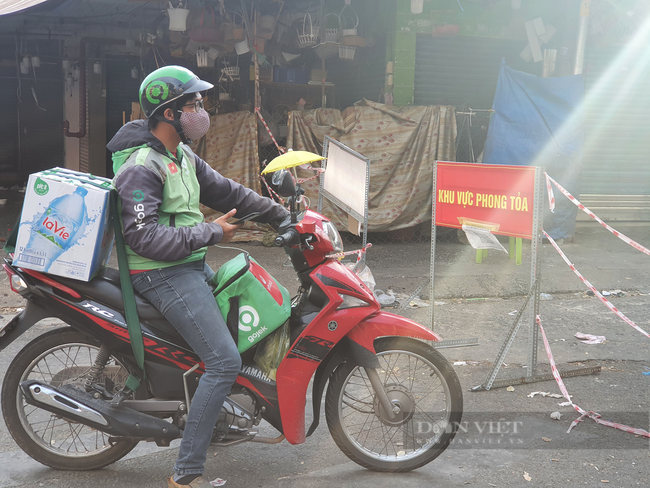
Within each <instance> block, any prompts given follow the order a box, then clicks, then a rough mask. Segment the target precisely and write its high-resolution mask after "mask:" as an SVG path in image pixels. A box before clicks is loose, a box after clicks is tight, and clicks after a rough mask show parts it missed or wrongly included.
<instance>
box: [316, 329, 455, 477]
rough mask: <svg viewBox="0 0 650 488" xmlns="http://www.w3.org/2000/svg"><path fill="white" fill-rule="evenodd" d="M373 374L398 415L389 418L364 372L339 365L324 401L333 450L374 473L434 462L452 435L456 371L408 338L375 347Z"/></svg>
mask: <svg viewBox="0 0 650 488" xmlns="http://www.w3.org/2000/svg"><path fill="white" fill-rule="evenodd" d="M377 358H378V359H379V363H380V365H381V367H380V368H379V369H378V370H377V373H378V374H379V378H380V379H381V381H382V384H383V385H384V388H385V390H386V393H387V395H388V398H389V399H390V400H391V402H392V403H393V405H397V406H399V408H400V412H399V413H398V414H397V415H396V416H395V417H394V418H392V419H391V418H390V417H389V416H388V415H387V414H386V412H385V411H384V409H383V407H382V406H381V404H380V402H379V400H378V398H377V395H375V392H374V390H373V388H372V385H371V384H370V380H369V379H368V376H367V375H366V372H365V370H364V369H363V368H360V367H359V366H357V365H356V364H350V363H343V364H341V365H340V366H339V367H338V368H337V369H336V371H335V372H334V374H333V375H332V377H331V378H330V383H329V386H328V389H327V395H326V399H325V416H326V419H327V425H328V427H329V430H330V433H331V435H332V437H333V439H334V442H336V444H337V446H338V447H339V448H340V449H341V450H342V451H343V453H344V454H345V455H346V456H348V457H349V458H350V459H351V460H352V461H354V462H355V463H357V464H359V465H361V466H363V467H365V468H368V469H371V470H373V471H384V472H404V471H410V470H413V469H417V468H419V467H422V466H424V465H425V464H427V463H429V462H431V461H433V460H434V459H435V458H436V457H438V456H439V455H440V454H441V453H442V452H443V451H444V450H445V449H446V448H447V447H448V446H449V443H450V442H451V440H452V439H453V438H454V436H455V435H456V432H457V430H458V426H459V424H460V420H461V417H462V413H463V394H462V389H461V386H460V382H459V380H458V376H457V375H456V373H455V371H454V369H453V368H452V366H451V365H450V364H449V362H448V361H447V360H446V359H445V358H444V356H442V354H440V353H439V352H437V351H436V350H435V349H433V348H432V347H431V346H429V345H427V344H425V343H423V342H420V341H417V340H414V339H408V338H395V337H390V338H384V339H379V340H378V341H377Z"/></svg>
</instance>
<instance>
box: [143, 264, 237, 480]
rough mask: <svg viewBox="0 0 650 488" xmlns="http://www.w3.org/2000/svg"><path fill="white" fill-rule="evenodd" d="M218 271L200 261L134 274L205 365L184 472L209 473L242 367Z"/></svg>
mask: <svg viewBox="0 0 650 488" xmlns="http://www.w3.org/2000/svg"><path fill="white" fill-rule="evenodd" d="M213 275H214V272H213V271H212V269H210V267H209V266H208V265H207V264H205V263H204V262H203V261H196V262H192V263H186V264H179V265H177V266H172V267H169V268H161V269H154V270H151V271H144V272H142V273H137V274H135V275H133V276H132V277H131V279H132V282H133V287H134V288H135V289H136V290H137V291H138V293H140V294H141V295H143V296H144V297H145V298H146V299H147V300H149V301H150V302H151V303H152V304H153V306H154V307H156V308H157V309H158V310H159V311H160V312H161V313H162V314H163V315H164V316H165V318H166V319H167V320H168V321H169V322H170V323H171V324H172V325H173V326H174V328H175V329H176V330H177V331H178V332H179V334H180V335H181V336H182V337H183V339H185V341H186V342H187V343H188V344H189V345H190V347H191V348H192V350H193V351H194V352H195V353H196V354H198V355H199V357H200V358H201V361H203V363H204V364H205V373H204V374H203V375H202V376H201V379H200V381H199V386H198V387H197V389H196V392H195V393H194V397H193V398H192V406H191V408H190V411H189V414H188V417H187V424H186V425H185V430H184V432H183V440H182V441H181V447H180V451H179V453H178V459H177V460H176V464H175V465H174V471H176V473H177V474H179V475H189V474H203V469H204V465H205V459H206V455H207V450H208V446H209V445H210V441H211V440H212V432H213V429H214V426H215V424H216V422H217V418H218V417H219V412H220V411H221V407H222V405H223V402H224V399H225V398H226V395H228V393H229V392H230V388H231V386H232V385H233V383H234V382H235V379H236V378H237V375H238V374H239V371H240V369H241V358H240V356H239V352H238V351H237V346H236V345H235V341H233V339H232V336H231V335H230V332H229V331H228V327H227V326H226V322H225V321H224V319H223V316H222V315H221V312H220V311H219V307H218V306H217V303H216V301H215V299H214V296H213V295H212V291H211V289H210V286H209V285H208V281H209V280H210V279H211V278H212V276H213Z"/></svg>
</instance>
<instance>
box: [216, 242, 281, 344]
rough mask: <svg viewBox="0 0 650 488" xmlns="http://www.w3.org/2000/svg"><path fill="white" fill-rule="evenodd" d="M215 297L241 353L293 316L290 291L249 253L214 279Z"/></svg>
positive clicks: (221, 270)
mask: <svg viewBox="0 0 650 488" xmlns="http://www.w3.org/2000/svg"><path fill="white" fill-rule="evenodd" d="M212 283H213V284H214V286H215V290H214V296H215V299H216V300H217V305H218V306H219V309H220V310H221V314H222V315H223V318H224V319H225V321H226V324H228V329H230V333H231V334H232V336H233V339H235V343H236V344H237V349H238V350H239V352H240V353H241V352H244V351H246V350H247V349H250V348H251V347H253V346H254V345H255V344H257V343H258V342H260V341H261V340H262V339H264V338H265V337H266V336H268V335H269V334H270V333H271V332H273V331H274V330H275V329H277V328H278V327H280V326H281V325H282V324H284V323H285V322H286V321H287V319H288V318H289V316H290V315H291V297H290V296H289V291H288V290H287V289H286V288H285V287H284V286H282V285H280V284H279V283H278V282H277V281H276V280H275V279H274V278H273V277H272V276H271V275H270V274H269V273H267V272H266V270H265V269H264V268H262V267H261V266H260V265H259V264H258V263H257V261H255V260H254V259H253V258H251V257H250V256H249V255H248V254H247V253H243V254H240V255H238V256H237V257H235V258H233V259H231V260H230V261H228V262H227V263H225V264H224V265H223V266H221V268H219V271H217V273H216V274H215V275H214V277H213V278H212Z"/></svg>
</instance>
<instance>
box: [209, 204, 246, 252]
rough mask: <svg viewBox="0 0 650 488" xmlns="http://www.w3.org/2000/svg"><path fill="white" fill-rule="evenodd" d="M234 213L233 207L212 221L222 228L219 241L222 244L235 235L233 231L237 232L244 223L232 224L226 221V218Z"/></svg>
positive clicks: (235, 210)
mask: <svg viewBox="0 0 650 488" xmlns="http://www.w3.org/2000/svg"><path fill="white" fill-rule="evenodd" d="M236 213H237V209H234V208H233V209H232V210H231V211H230V212H228V213H227V214H224V215H222V216H221V217H219V218H218V219H216V220H215V221H214V222H213V223H214V224H219V225H220V226H221V228H222V229H223V237H222V238H221V241H220V242H221V243H223V244H226V243H228V242H230V241H231V240H232V238H233V237H235V232H237V231H238V230H239V229H240V228H241V227H243V225H244V224H239V225H233V224H229V223H228V222H227V220H228V219H230V218H231V217H232V216H233V215H235V214H236Z"/></svg>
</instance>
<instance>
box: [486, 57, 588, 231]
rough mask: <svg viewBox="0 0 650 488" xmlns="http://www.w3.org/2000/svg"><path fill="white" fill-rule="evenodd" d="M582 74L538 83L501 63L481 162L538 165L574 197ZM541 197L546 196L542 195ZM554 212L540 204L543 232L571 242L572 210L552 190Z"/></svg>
mask: <svg viewBox="0 0 650 488" xmlns="http://www.w3.org/2000/svg"><path fill="white" fill-rule="evenodd" d="M583 99H584V80H583V77H582V75H575V76H563V77H558V78H540V77H538V76H534V75H531V74H528V73H523V72H521V71H515V70H513V69H511V68H509V67H508V66H506V64H505V61H504V62H503V63H502V64H501V70H500V71H499V80H498V82H497V90H496V94H495V96H494V104H493V106H492V109H493V110H494V114H493V115H492V118H491V120H490V127H489V129H488V135H487V140H486V142H485V152H484V155H483V162H484V163H488V164H509V165H518V166H529V165H535V166H543V167H544V168H545V169H546V172H547V173H548V174H549V175H550V176H551V177H553V178H554V179H555V180H556V181H557V182H558V183H560V184H561V185H562V186H564V188H566V189H567V190H568V191H569V192H570V193H571V194H572V195H574V196H575V197H576V198H577V197H578V196H579V194H580V186H579V183H580V167H581V162H582V146H583V142H584V119H583V113H582V102H583ZM545 193H546V192H545ZM555 195H556V199H555V200H556V206H555V213H554V214H552V213H551V212H550V211H549V210H548V202H546V203H545V205H544V230H546V232H548V233H549V235H550V236H551V237H553V238H554V239H563V238H567V237H572V236H573V234H574V231H575V219H576V215H577V212H578V208H577V207H576V206H575V205H573V204H572V203H571V202H570V201H569V200H568V199H567V198H565V197H564V196H562V195H561V194H560V193H559V191H557V189H555Z"/></svg>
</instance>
